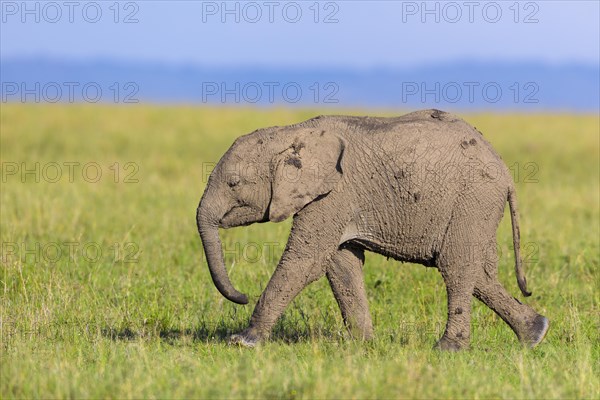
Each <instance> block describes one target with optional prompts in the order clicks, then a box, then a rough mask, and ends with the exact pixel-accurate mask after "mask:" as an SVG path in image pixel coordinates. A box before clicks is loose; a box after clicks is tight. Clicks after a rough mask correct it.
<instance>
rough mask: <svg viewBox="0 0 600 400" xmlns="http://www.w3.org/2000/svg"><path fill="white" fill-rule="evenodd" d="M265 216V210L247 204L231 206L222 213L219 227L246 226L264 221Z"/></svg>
mask: <svg viewBox="0 0 600 400" xmlns="http://www.w3.org/2000/svg"><path fill="white" fill-rule="evenodd" d="M267 218H268V215H267V213H266V212H263V211H261V210H258V209H256V208H254V207H251V206H248V205H240V206H236V207H233V208H232V209H231V210H229V211H227V212H226V213H225V215H223V218H221V220H220V221H219V227H221V228H224V229H227V228H234V227H237V226H246V225H250V224H254V223H257V222H266V221H267Z"/></svg>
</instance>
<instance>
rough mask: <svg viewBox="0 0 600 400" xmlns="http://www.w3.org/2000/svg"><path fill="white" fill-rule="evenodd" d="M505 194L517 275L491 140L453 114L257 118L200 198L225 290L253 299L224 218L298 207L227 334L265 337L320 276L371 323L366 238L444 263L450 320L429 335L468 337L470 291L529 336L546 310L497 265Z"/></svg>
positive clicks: (395, 254) (358, 325) (445, 339)
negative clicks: (259, 122) (506, 283)
mask: <svg viewBox="0 0 600 400" xmlns="http://www.w3.org/2000/svg"><path fill="white" fill-rule="evenodd" d="M507 200H508V204H509V206H510V215H511V221H512V227H513V243H514V249H515V250H514V251H515V259H516V260H515V269H516V275H517V280H518V284H519V288H520V289H521V292H522V293H523V294H524V295H525V296H529V295H530V293H529V292H527V288H526V281H525V276H524V274H523V271H522V268H521V260H520V257H519V222H518V214H517V201H516V196H515V190H514V186H513V181H512V178H511V175H510V173H509V171H508V169H507V168H506V166H505V164H504V163H503V162H502V161H501V159H500V157H499V156H498V154H496V152H495V151H494V150H493V149H492V146H491V145H490V144H489V143H488V142H487V141H486V140H485V139H484V138H483V136H482V135H481V134H480V133H479V132H478V131H477V130H476V129H474V128H473V127H471V126H470V125H468V124H467V123H466V122H464V121H463V120H461V119H459V118H458V117H456V116H454V115H451V114H448V113H445V112H442V111H438V110H425V111H418V112H414V113H410V114H407V115H404V116H401V117H395V118H372V117H349V116H321V117H316V118H313V119H310V120H308V121H305V122H302V123H299V124H296V125H290V126H287V127H272V128H267V129H260V130H257V131H255V132H252V133H251V134H248V135H246V136H242V137H240V138H239V139H237V140H236V141H235V143H234V144H233V145H232V146H231V148H230V149H229V150H228V151H227V153H225V155H224V156H223V157H222V158H221V160H220V161H219V163H218V164H217V165H216V167H215V169H214V171H213V172H212V174H211V176H210V178H209V180H208V185H207V187H206V191H205V192H204V195H203V197H202V200H201V201H200V205H199V206H198V211H197V224H198V231H199V233H200V236H201V238H202V243H203V245H204V249H205V254H206V258H207V261H208V266H209V269H210V273H211V276H212V279H213V281H214V284H215V286H216V287H217V289H218V290H219V291H220V292H221V293H222V294H223V296H225V297H226V298H227V299H229V300H231V301H233V302H235V303H239V304H246V303H248V299H247V297H246V296H245V295H244V294H242V293H240V292H238V291H237V290H236V289H235V288H234V287H233V285H232V284H231V282H230V280H229V277H228V275H227V271H226V269H225V264H224V260H223V255H222V249H221V242H220V239H219V233H218V229H219V228H230V227H235V226H241V225H249V224H252V223H255V222H267V221H273V222H279V221H283V220H284V219H286V218H288V217H290V216H292V215H293V216H294V221H293V226H292V230H291V233H290V236H289V239H288V243H287V246H286V249H285V252H284V254H283V256H282V257H281V260H280V261H279V265H278V266H277V268H276V270H275V272H274V273H273V276H272V277H271V280H270V281H269V284H268V285H267V287H266V289H265V291H264V292H263V293H262V295H261V296H260V299H259V300H258V303H257V305H256V308H255V309H254V313H253V315H252V318H251V320H250V326H249V327H248V328H247V329H245V330H244V331H243V332H241V333H239V334H237V335H233V336H232V337H231V339H230V342H232V343H239V344H242V345H245V346H254V345H255V344H256V343H257V342H259V341H260V340H263V339H265V338H268V336H269V334H270V332H271V329H272V327H273V325H274V324H275V322H276V320H277V319H278V318H279V316H280V315H281V314H282V313H283V311H284V309H285V308H286V306H287V305H288V304H289V303H290V302H291V301H292V300H293V299H294V297H295V296H296V295H297V294H298V293H299V292H300V291H301V290H302V289H303V288H304V287H306V286H307V285H308V284H309V283H311V282H313V281H315V280H317V279H319V278H320V277H322V276H323V275H326V276H327V279H328V280H329V283H330V285H331V288H332V289H333V293H334V295H335V298H336V300H337V302H338V304H339V306H340V309H341V311H342V316H343V318H344V321H345V323H346V325H347V326H348V328H349V330H350V332H351V333H352V334H353V335H356V336H359V337H361V338H364V339H368V338H370V337H371V336H372V335H373V327H372V323H371V317H370V314H369V307H368V303H367V296H366V292H365V284H364V279H363V275H362V266H363V262H364V251H365V250H369V251H373V252H376V253H379V254H383V255H385V256H388V257H392V258H394V259H396V260H399V261H409V262H414V263H420V264H423V265H425V266H428V267H435V268H437V269H439V271H440V272H441V274H442V277H443V278H444V282H445V284H446V290H447V294H448V322H447V325H446V330H445V332H444V334H443V336H442V338H441V339H440V341H439V342H438V343H437V347H438V348H440V349H447V350H459V349H463V348H466V347H468V345H469V338H470V320H471V299H472V296H473V295H474V296H475V297H476V298H478V299H479V300H481V301H482V302H483V303H485V304H486V305H487V306H488V307H490V308H491V309H492V310H494V311H495V312H496V313H497V314H498V315H499V316H500V317H501V318H502V319H503V320H504V321H505V322H506V323H507V324H508V325H509V326H510V327H511V328H512V330H513V331H514V332H515V333H516V335H517V337H518V338H519V340H520V341H521V342H523V343H524V344H526V345H528V346H531V347H533V346H535V345H537V344H538V343H540V342H541V341H542V339H543V338H544V335H545V334H546V331H547V330H548V320H547V319H546V318H545V317H543V316H542V315H539V314H537V313H536V312H535V311H534V310H533V309H532V308H531V307H529V306H528V305H525V304H522V303H521V302H520V301H519V300H517V299H515V298H514V297H513V296H511V295H510V294H509V293H508V292H507V291H506V289H505V288H504V287H503V286H502V285H501V284H500V282H499V281H498V279H497V265H496V261H497V260H496V230H497V227H498V224H499V223H500V220H501V219H502V216H503V213H504V206H505V203H506V201H507Z"/></svg>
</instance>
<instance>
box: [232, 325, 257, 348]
mask: <svg viewBox="0 0 600 400" xmlns="http://www.w3.org/2000/svg"><path fill="white" fill-rule="evenodd" d="M259 343H260V337H259V336H258V335H257V334H256V333H255V332H254V331H253V330H252V329H246V330H244V331H242V332H240V333H236V334H235V335H231V336H230V337H229V340H228V342H227V344H229V345H230V346H241V347H249V348H252V347H256V345H258V344H259Z"/></svg>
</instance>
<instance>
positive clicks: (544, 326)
mask: <svg viewBox="0 0 600 400" xmlns="http://www.w3.org/2000/svg"><path fill="white" fill-rule="evenodd" d="M549 327H550V321H548V318H546V317H544V316H543V315H536V317H535V318H534V319H533V321H532V322H531V323H529V324H528V326H527V328H526V329H527V331H526V332H525V334H523V335H521V336H520V337H519V339H520V340H521V343H523V344H524V345H526V346H527V347H529V348H533V347H535V346H537V345H538V344H540V343H541V342H542V340H544V337H546V333H548V328H549Z"/></svg>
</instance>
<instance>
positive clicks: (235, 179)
mask: <svg viewBox="0 0 600 400" xmlns="http://www.w3.org/2000/svg"><path fill="white" fill-rule="evenodd" d="M239 183H240V177H239V176H237V175H232V176H230V177H229V178H227V186H229V187H234V186H237V185H238V184H239Z"/></svg>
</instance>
